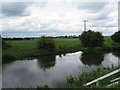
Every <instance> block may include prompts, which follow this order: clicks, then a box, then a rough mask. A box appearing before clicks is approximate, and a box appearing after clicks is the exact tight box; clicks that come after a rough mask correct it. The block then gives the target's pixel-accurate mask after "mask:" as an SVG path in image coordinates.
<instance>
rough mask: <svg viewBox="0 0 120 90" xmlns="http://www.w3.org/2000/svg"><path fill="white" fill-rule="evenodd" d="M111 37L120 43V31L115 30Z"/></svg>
mask: <svg viewBox="0 0 120 90" xmlns="http://www.w3.org/2000/svg"><path fill="white" fill-rule="evenodd" d="M111 39H112V40H113V41H114V42H116V43H120V31H118V32H115V33H114V34H113V35H112V36H111Z"/></svg>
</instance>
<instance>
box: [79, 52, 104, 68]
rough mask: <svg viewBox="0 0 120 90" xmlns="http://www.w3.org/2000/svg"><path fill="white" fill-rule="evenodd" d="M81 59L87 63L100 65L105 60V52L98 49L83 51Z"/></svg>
mask: <svg viewBox="0 0 120 90" xmlns="http://www.w3.org/2000/svg"><path fill="white" fill-rule="evenodd" d="M80 60H81V61H82V63H83V64H85V65H89V66H90V65H100V64H101V63H102V61H103V60H104V53H103V52H97V51H89V52H84V53H82V55H81V58H80Z"/></svg>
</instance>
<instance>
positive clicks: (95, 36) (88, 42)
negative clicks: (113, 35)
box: [80, 30, 104, 47]
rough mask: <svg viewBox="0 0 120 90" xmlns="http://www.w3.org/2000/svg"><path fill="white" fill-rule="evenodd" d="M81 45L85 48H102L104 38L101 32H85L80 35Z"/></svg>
mask: <svg viewBox="0 0 120 90" xmlns="http://www.w3.org/2000/svg"><path fill="white" fill-rule="evenodd" d="M80 40H81V43H82V45H83V46H84V47H97V46H102V45H103V43H104V42H103V41H104V37H103V36H102V34H101V33H100V32H94V31H91V30H89V31H84V32H83V33H82V34H81V35H80Z"/></svg>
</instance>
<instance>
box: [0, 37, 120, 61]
mask: <svg viewBox="0 0 120 90" xmlns="http://www.w3.org/2000/svg"><path fill="white" fill-rule="evenodd" d="M54 41H55V43H54V44H55V45H56V50H55V51H53V50H52V51H48V50H46V49H44V48H39V49H38V44H37V43H38V42H39V39H34V40H6V41H5V43H7V44H8V45H9V46H10V47H7V48H6V49H4V48H3V50H2V54H3V61H5V60H6V61H7V60H14V59H16V60H20V59H24V58H25V59H28V58H29V57H39V56H45V55H53V54H65V53H67V52H73V51H78V50H81V51H88V50H89V51H90V50H101V51H119V50H120V44H119V43H115V42H113V41H112V40H111V38H110V37H105V38H104V46H99V47H90V48H89V47H83V46H82V44H81V42H80V40H79V39H54ZM53 47H54V46H53ZM12 58H13V59H12Z"/></svg>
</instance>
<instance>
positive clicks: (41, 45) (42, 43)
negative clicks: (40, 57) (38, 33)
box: [37, 36, 56, 51]
mask: <svg viewBox="0 0 120 90" xmlns="http://www.w3.org/2000/svg"><path fill="white" fill-rule="evenodd" d="M37 48H38V49H45V50H48V51H55V50H56V45H55V41H54V40H53V39H52V38H48V37H44V36H43V37H41V38H39V39H38V42H37Z"/></svg>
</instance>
